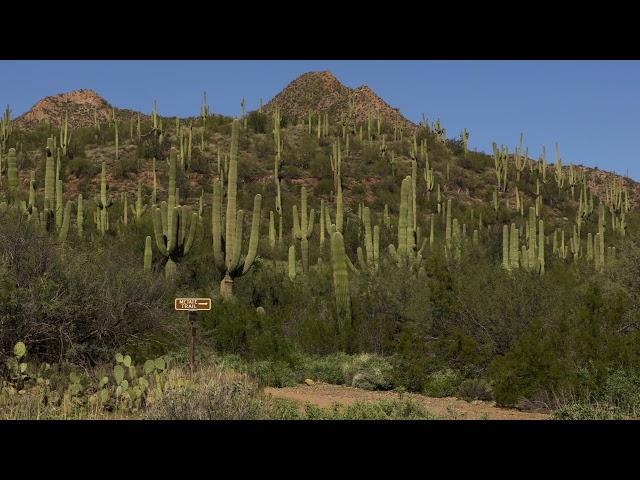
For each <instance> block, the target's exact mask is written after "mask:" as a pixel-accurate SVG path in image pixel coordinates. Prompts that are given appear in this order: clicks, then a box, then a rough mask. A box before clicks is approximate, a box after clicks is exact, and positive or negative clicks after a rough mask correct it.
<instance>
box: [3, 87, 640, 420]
mask: <svg viewBox="0 0 640 480" xmlns="http://www.w3.org/2000/svg"><path fill="white" fill-rule="evenodd" d="M311 80H313V78H312V79H311ZM316 80H317V81H318V82H324V83H327V82H329V87H327V88H330V87H331V85H332V83H331V81H330V80H331V79H329V80H327V78H326V75H324V76H321V77H320V78H319V79H316ZM306 81H309V78H306V79H305V82H306ZM314 81H315V80H314ZM304 87H305V84H304V83H302V84H300V83H299V84H296V85H295V89H293V90H289V91H287V90H285V92H284V93H283V94H281V95H280V96H279V97H276V99H274V100H273V101H272V102H270V103H268V104H267V105H265V106H264V108H262V107H261V108H260V109H259V110H258V111H253V112H245V111H244V102H242V110H241V112H240V114H239V116H238V117H237V118H229V117H224V116H221V115H215V114H214V113H213V112H211V111H210V110H209V107H208V104H207V100H206V96H205V99H204V102H203V104H202V107H201V114H200V116H198V117H196V118H190V119H179V118H168V117H163V116H161V115H160V114H159V110H158V106H157V105H154V106H153V109H152V113H151V115H149V116H146V115H141V114H136V113H135V112H129V111H120V110H116V109H112V108H111V107H110V106H108V104H106V103H105V104H104V105H103V104H102V103H100V102H93V103H92V105H93V108H94V109H95V112H94V111H93V110H91V109H88V108H76V109H75V110H68V111H67V110H65V108H66V107H64V106H65V105H67V104H66V103H64V102H58V103H56V105H58V104H60V105H62V106H61V107H60V109H59V114H58V116H57V117H55V118H54V117H47V118H37V121H36V120H33V117H34V116H33V115H31V116H28V119H29V122H26V123H25V121H21V120H20V119H16V120H13V119H12V118H11V115H10V112H9V111H8V110H7V112H6V113H5V115H4V116H3V120H2V124H1V129H0V140H1V144H0V148H1V150H0V169H1V172H2V176H1V177H0V179H1V183H0V379H1V382H2V383H1V386H0V418H13V419H19V418H29V419H32V418H92V419H98V418H149V419H159V418H167V419H187V418H193V419H265V418H286V419H291V418H296V419H304V418H309V419H312V418H313V419H320V418H327V419H329V418H330V419H337V418H410V419H418V418H421V419H426V418H434V415H433V414H432V413H430V412H429V411H427V410H426V409H424V408H423V407H422V406H421V405H419V404H415V403H412V401H410V400H398V401H395V400H394V401H391V400H390V401H386V402H381V403H380V402H378V403H375V404H356V405H350V406H335V407H332V408H320V407H314V406H311V405H309V406H307V407H305V408H304V409H303V410H300V409H299V408H297V406H295V405H293V404H291V403H288V402H286V401H283V400H276V399H271V398H269V397H268V396H265V395H264V394H263V393H262V387H265V386H272V387H285V386H293V385H297V384H300V383H302V382H304V381H305V380H306V379H312V380H314V381H320V382H326V383H332V384H337V385H347V386H352V387H357V388H361V389H367V390H387V391H392V390H393V391H407V392H415V393H422V394H424V395H428V396H432V397H448V396H455V397H458V398H464V399H465V400H468V401H474V400H482V401H495V402H496V404H497V405H498V406H503V407H510V408H513V407H518V408H520V409H534V410H544V411H548V412H552V416H553V418H559V419H582V418H635V417H637V416H638V411H639V408H640V395H639V394H638V392H639V391H640V331H639V329H638V327H639V325H640V323H639V322H640V317H639V315H640V303H639V301H638V299H640V282H639V281H638V278H640V275H639V273H640V271H639V270H640V245H639V240H640V237H639V233H640V229H639V228H638V214H637V198H638V186H637V184H636V183H635V182H633V181H631V180H630V179H628V178H623V177H620V176H616V175H613V174H606V173H605V172H602V171H595V170H591V169H588V168H585V167H581V166H576V165H572V164H569V165H566V164H563V162H562V156H561V154H560V149H559V146H557V145H556V147H555V152H554V155H555V158H554V159H553V160H547V153H546V151H545V150H544V149H542V150H541V151H540V154H539V156H538V157H537V158H536V159H534V158H533V155H532V154H530V151H529V148H527V147H526V146H525V145H524V140H523V138H522V137H521V138H520V139H519V141H518V143H517V144H516V145H515V146H514V147H510V146H507V145H501V146H498V145H497V144H494V146H493V151H492V152H490V153H489V154H485V153H480V152H475V151H471V150H470V149H469V147H468V141H469V137H470V135H472V134H473V132H471V133H470V132H469V131H467V130H466V129H465V130H464V131H463V132H461V133H460V135H459V136H457V137H456V138H450V137H449V136H448V135H447V131H446V129H445V128H444V127H443V126H442V125H441V124H440V121H439V120H436V121H434V122H429V121H428V120H427V119H426V118H423V120H422V121H421V122H420V124H418V125H414V124H412V123H411V122H408V121H407V120H406V119H403V118H401V117H400V116H399V114H398V113H397V112H395V111H394V110H392V109H390V107H389V109H390V110H387V107H388V106H386V104H384V102H382V101H381V100H379V99H378V100H379V101H378V100H376V102H373V103H371V104H370V107H371V108H370V110H363V109H364V108H366V105H369V104H368V103H367V102H370V101H371V95H370V93H368V92H370V91H366V90H362V91H360V90H358V92H359V93H358V92H356V93H353V92H351V93H349V92H348V91H347V90H349V89H347V90H345V91H342V90H340V91H339V92H338V93H339V94H340V99H341V101H340V103H336V104H334V105H332V106H331V107H330V108H327V109H326V110H323V109H321V108H319V107H318V99H317V98H315V97H313V96H311V97H307V96H304V95H302V93H301V91H304ZM345 88H346V87H345ZM362 92H364V93H362ZM307 98H308V100H305V99H307ZM376 98H377V97H376ZM363 99H364V100H363ZM278 101H280V103H278ZM305 101H306V103H305ZM287 102H289V103H290V102H297V103H295V105H289V104H288V103H287ZM320 103H321V102H320ZM363 105H364V106H363ZM105 109H106V110H105ZM38 111H39V110H38ZM69 112H71V113H72V114H73V115H75V117H74V116H73V115H71V116H70V114H69ZM123 112H125V113H126V114H125V113H123ZM303 112H304V113H303ZM78 115H84V116H85V117H83V118H82V119H79V117H78ZM394 115H395V116H394ZM394 119H395V120H394ZM81 120H82V121H81ZM175 297H209V298H212V299H213V308H212V309H211V311H203V312H198V314H197V332H198V337H197V338H198V340H197V351H196V354H197V356H196V360H197V366H198V368H197V369H196V372H195V373H194V374H193V375H192V374H191V372H190V371H189V368H188V360H189V351H188V348H189V343H188V336H189V331H190V325H189V324H188V322H187V319H186V313H185V312H176V311H175V310H174V307H173V299H174V298H175Z"/></svg>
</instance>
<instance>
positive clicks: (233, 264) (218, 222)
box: [211, 119, 262, 301]
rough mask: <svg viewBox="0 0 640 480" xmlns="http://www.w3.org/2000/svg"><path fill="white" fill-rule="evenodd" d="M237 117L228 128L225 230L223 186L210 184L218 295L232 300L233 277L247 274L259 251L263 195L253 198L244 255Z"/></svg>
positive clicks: (215, 183)
mask: <svg viewBox="0 0 640 480" xmlns="http://www.w3.org/2000/svg"><path fill="white" fill-rule="evenodd" d="M238 128H239V125H238V120H237V119H235V120H234V121H233V127H232V130H231V154H230V157H229V172H228V178H227V210H226V215H225V230H224V232H223V230H222V223H223V219H222V188H221V185H220V180H215V181H214V183H213V209H212V219H211V221H212V233H213V257H214V262H215V265H216V267H217V268H218V270H219V271H220V273H221V274H222V275H223V279H222V281H221V282H220V295H221V296H222V298H223V300H225V301H230V300H233V299H234V295H233V282H234V279H235V278H237V277H240V276H242V275H244V274H245V273H247V272H248V271H249V270H250V269H251V267H252V265H253V262H254V260H255V258H256V255H257V253H258V240H259V235H260V209H261V206H262V196H261V195H260V194H257V195H256V196H255V198H254V201H253V218H252V220H251V236H250V239H249V249H248V251H247V254H246V256H242V255H241V249H242V228H243V221H244V212H243V211H242V210H237V200H236V197H237V193H238V185H237V183H238Z"/></svg>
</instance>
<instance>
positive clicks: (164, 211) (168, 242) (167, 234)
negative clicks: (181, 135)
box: [152, 147, 198, 277]
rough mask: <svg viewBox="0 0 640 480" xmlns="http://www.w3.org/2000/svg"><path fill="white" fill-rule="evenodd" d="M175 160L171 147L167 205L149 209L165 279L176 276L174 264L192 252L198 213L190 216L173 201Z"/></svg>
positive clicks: (188, 210)
mask: <svg viewBox="0 0 640 480" xmlns="http://www.w3.org/2000/svg"><path fill="white" fill-rule="evenodd" d="M176 157H177V151H176V149H175V147H172V148H171V151H170V153H169V189H168V195H169V199H168V203H167V202H161V203H160V207H159V208H152V212H153V232H154V235H155V238H156V246H157V247H158V250H160V253H161V254H162V255H163V256H164V257H165V275H166V276H167V277H171V276H172V275H173V274H174V273H175V269H176V262H179V261H180V260H181V259H182V258H183V257H184V256H185V255H187V254H188V253H189V251H190V250H191V247H192V245H193V241H194V238H195V233H196V226H197V224H198V214H197V213H196V212H193V213H191V210H190V209H189V207H186V206H185V207H181V206H180V205H179V203H178V200H177V198H176V197H177V195H176V190H177V189H176ZM187 232H188V233H187Z"/></svg>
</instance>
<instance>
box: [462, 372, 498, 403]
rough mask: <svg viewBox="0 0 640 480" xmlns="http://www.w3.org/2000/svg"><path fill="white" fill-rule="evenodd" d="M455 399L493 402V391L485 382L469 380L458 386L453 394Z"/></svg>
mask: <svg viewBox="0 0 640 480" xmlns="http://www.w3.org/2000/svg"><path fill="white" fill-rule="evenodd" d="M455 395H456V397H458V398H462V399H464V400H467V401H468V402H470V401H472V400H483V401H487V402H488V401H491V400H493V391H492V389H491V385H489V383H488V382H487V381H486V380H483V379H475V378H470V379H467V380H463V382H462V383H461V384H460V385H459V386H458V388H457V389H456V393H455Z"/></svg>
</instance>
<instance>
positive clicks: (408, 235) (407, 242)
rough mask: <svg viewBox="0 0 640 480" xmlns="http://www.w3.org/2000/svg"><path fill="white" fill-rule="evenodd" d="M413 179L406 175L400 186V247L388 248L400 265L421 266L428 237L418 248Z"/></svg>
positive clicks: (392, 246) (390, 246) (391, 246)
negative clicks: (415, 228) (414, 219)
mask: <svg viewBox="0 0 640 480" xmlns="http://www.w3.org/2000/svg"><path fill="white" fill-rule="evenodd" d="M412 199H413V194H412V179H411V177H410V176H407V177H405V179H404V180H403V181H402V186H401V188H400V215H399V217H398V247H397V248H396V247H395V246H394V245H393V244H391V245H389V247H388V250H389V254H390V255H391V257H392V258H393V259H394V260H395V261H396V262H397V264H398V266H399V267H403V266H408V267H409V268H412V267H419V266H420V263H421V262H422V252H423V250H424V248H425V246H426V242H427V239H426V238H425V239H423V242H422V246H421V247H420V249H419V250H418V249H417V245H416V243H417V236H416V230H414V228H413V224H414V223H413V206H412Z"/></svg>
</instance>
